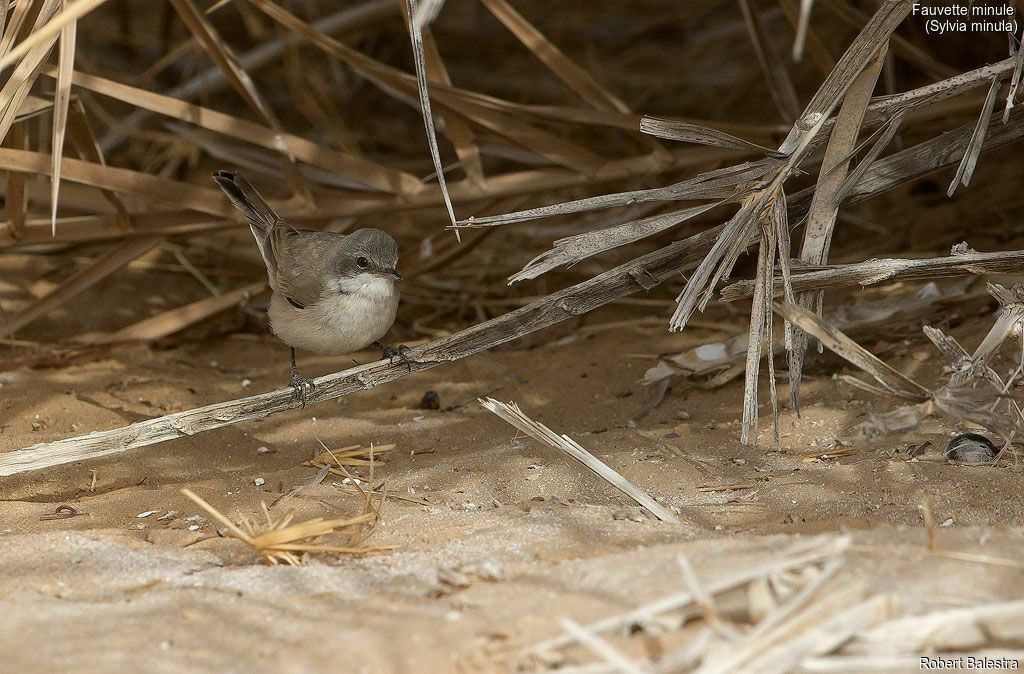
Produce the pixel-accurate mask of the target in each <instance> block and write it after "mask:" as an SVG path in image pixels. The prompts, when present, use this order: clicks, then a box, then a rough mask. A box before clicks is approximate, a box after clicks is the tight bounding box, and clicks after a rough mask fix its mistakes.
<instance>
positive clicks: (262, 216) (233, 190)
mask: <svg viewBox="0 0 1024 674" xmlns="http://www.w3.org/2000/svg"><path fill="white" fill-rule="evenodd" d="M213 180H214V181H215V182H216V183H217V185H219V186H220V188H221V189H222V190H223V191H224V194H226V195H227V196H228V199H230V200H231V203H232V204H234V206H235V208H237V209H238V210H239V211H240V212H241V213H242V215H244V216H245V219H246V220H248V221H249V224H250V225H252V227H253V230H254V231H253V234H256V231H255V230H258V231H259V233H260V234H262V235H263V236H264V237H266V236H267V235H269V234H270V230H272V229H273V228H274V225H275V223H277V222H278V220H279V218H278V217H277V213H275V212H274V210H273V209H272V208H270V206H268V205H267V202H266V201H264V200H263V197H261V196H260V193H259V192H257V191H256V188H255V187H253V186H252V185H250V184H249V181H248V180H246V179H245V178H243V177H242V176H241V174H239V173H232V172H231V171H214V173H213Z"/></svg>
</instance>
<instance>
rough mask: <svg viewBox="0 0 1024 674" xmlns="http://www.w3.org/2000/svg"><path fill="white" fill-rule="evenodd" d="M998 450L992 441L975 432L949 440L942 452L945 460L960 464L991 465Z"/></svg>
mask: <svg viewBox="0 0 1024 674" xmlns="http://www.w3.org/2000/svg"><path fill="white" fill-rule="evenodd" d="M998 453H999V450H997V449H996V446H995V445H993V444H992V441H991V440H989V439H988V438H986V437H985V436H984V435H978V434H977V433H964V434H962V435H958V436H956V437H954V438H953V439H952V440H950V441H949V444H948V445H946V450H945V451H944V452H943V453H942V455H943V456H944V457H946V460H947V461H952V462H953V463H957V464H960V465H962V466H991V465H992V463H993V462H994V461H995V458H996V454H998Z"/></svg>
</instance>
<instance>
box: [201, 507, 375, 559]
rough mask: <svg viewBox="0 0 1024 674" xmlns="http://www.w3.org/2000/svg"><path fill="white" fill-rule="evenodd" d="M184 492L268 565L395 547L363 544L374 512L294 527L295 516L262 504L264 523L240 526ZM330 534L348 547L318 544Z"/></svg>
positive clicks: (253, 521)
mask: <svg viewBox="0 0 1024 674" xmlns="http://www.w3.org/2000/svg"><path fill="white" fill-rule="evenodd" d="M181 493H182V494H184V495H185V496H187V497H188V498H189V499H190V500H191V501H192V502H193V503H195V504H196V505H198V506H199V507H200V508H202V509H203V510H205V511H206V512H207V513H209V514H210V516H211V517H213V518H214V519H215V520H217V521H218V522H220V523H221V524H223V525H224V526H225V527H227V530H228V533H229V534H230V535H231V536H232V537H233V538H237V539H238V540H240V541H242V542H244V543H246V544H247V545H249V546H250V547H251V548H252V549H254V550H256V552H258V553H260V554H261V555H263V559H264V561H265V562H266V563H267V564H268V565H276V564H288V565H291V566H300V565H301V564H302V559H303V553H314V552H338V553H343V554H351V555H365V554H370V553H374V552H381V551H384V550H391V549H394V548H395V546H391V545H376V546H367V545H364V541H365V539H366V536H367V535H368V534H364V533H363V531H362V529H363V526H364V525H366V524H371V526H370V531H372V530H373V528H374V526H375V524H376V515H375V514H374V513H373V512H368V511H365V510H364V512H363V513H362V514H361V515H359V516H358V517H352V518H348V519H334V520H324V519H323V518H320V517H317V518H315V519H311V520H307V521H305V522H298V523H296V524H292V513H288V514H286V515H284V516H282V517H275V516H273V515H271V514H270V509H269V508H267V505H266V504H265V503H263V504H261V506H262V515H263V518H262V520H261V519H259V518H251V519H250V518H242V520H241V522H240V523H239V524H235V523H234V522H232V521H231V520H230V519H228V517H227V516H225V515H224V514H223V513H221V512H220V511H219V510H217V509H216V508H214V507H213V506H212V505H210V504H209V503H207V502H206V501H205V500H204V499H203V498H201V497H200V496H198V495H196V494H195V493H194V492H192V490H190V489H182V490H181ZM328 535H344V536H347V537H348V538H349V544H348V545H342V546H339V545H327V544H325V543H320V542H317V539H319V538H321V537H323V536H328Z"/></svg>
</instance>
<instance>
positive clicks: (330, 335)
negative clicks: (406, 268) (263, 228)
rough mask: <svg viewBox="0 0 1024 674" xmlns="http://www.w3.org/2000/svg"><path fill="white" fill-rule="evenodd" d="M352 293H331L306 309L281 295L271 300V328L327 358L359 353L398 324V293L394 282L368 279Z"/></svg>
mask: <svg viewBox="0 0 1024 674" xmlns="http://www.w3.org/2000/svg"><path fill="white" fill-rule="evenodd" d="M367 277H368V278H367V280H366V283H363V284H361V285H359V286H358V287H356V288H355V289H354V290H352V291H351V292H349V293H336V292H327V293H326V294H325V296H323V297H321V299H320V300H319V301H318V302H316V303H314V304H311V305H308V306H306V308H305V309H296V308H295V307H293V306H292V305H291V304H289V302H288V300H287V299H285V297H284V296H283V295H282V294H281V293H280V292H277V291H275V292H274V293H273V295H272V296H271V298H270V308H269V315H270V327H271V329H272V330H273V331H274V334H275V335H277V336H278V337H280V338H281V339H282V340H283V341H284V342H285V344H288V345H289V346H293V347H295V348H296V349H302V350H304V351H312V352H313V353H318V354H321V355H327V356H338V355H342V354H346V353H352V352H353V351H358V350H360V349H362V348H365V347H366V346H369V345H370V344H372V343H373V342H375V341H377V340H379V339H380V338H381V337H383V336H384V335H385V334H386V333H387V331H388V330H390V329H391V325H392V324H393V323H394V322H395V313H396V312H397V311H398V289H397V288H396V287H395V283H394V281H392V280H390V279H387V278H383V277H381V276H376V275H367Z"/></svg>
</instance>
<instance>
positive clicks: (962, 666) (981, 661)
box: [918, 655, 1020, 671]
mask: <svg viewBox="0 0 1024 674" xmlns="http://www.w3.org/2000/svg"><path fill="white" fill-rule="evenodd" d="M918 666H919V667H920V668H921V669H922V670H925V671H949V670H957V669H959V670H964V671H971V670H974V671H979V670H988V671H992V670H1017V669H1020V660H1016V659H1014V658H999V657H997V658H993V657H988V656H980V655H958V656H956V657H949V658H944V657H941V656H927V655H922V656H921V659H920V661H919V664H918Z"/></svg>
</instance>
